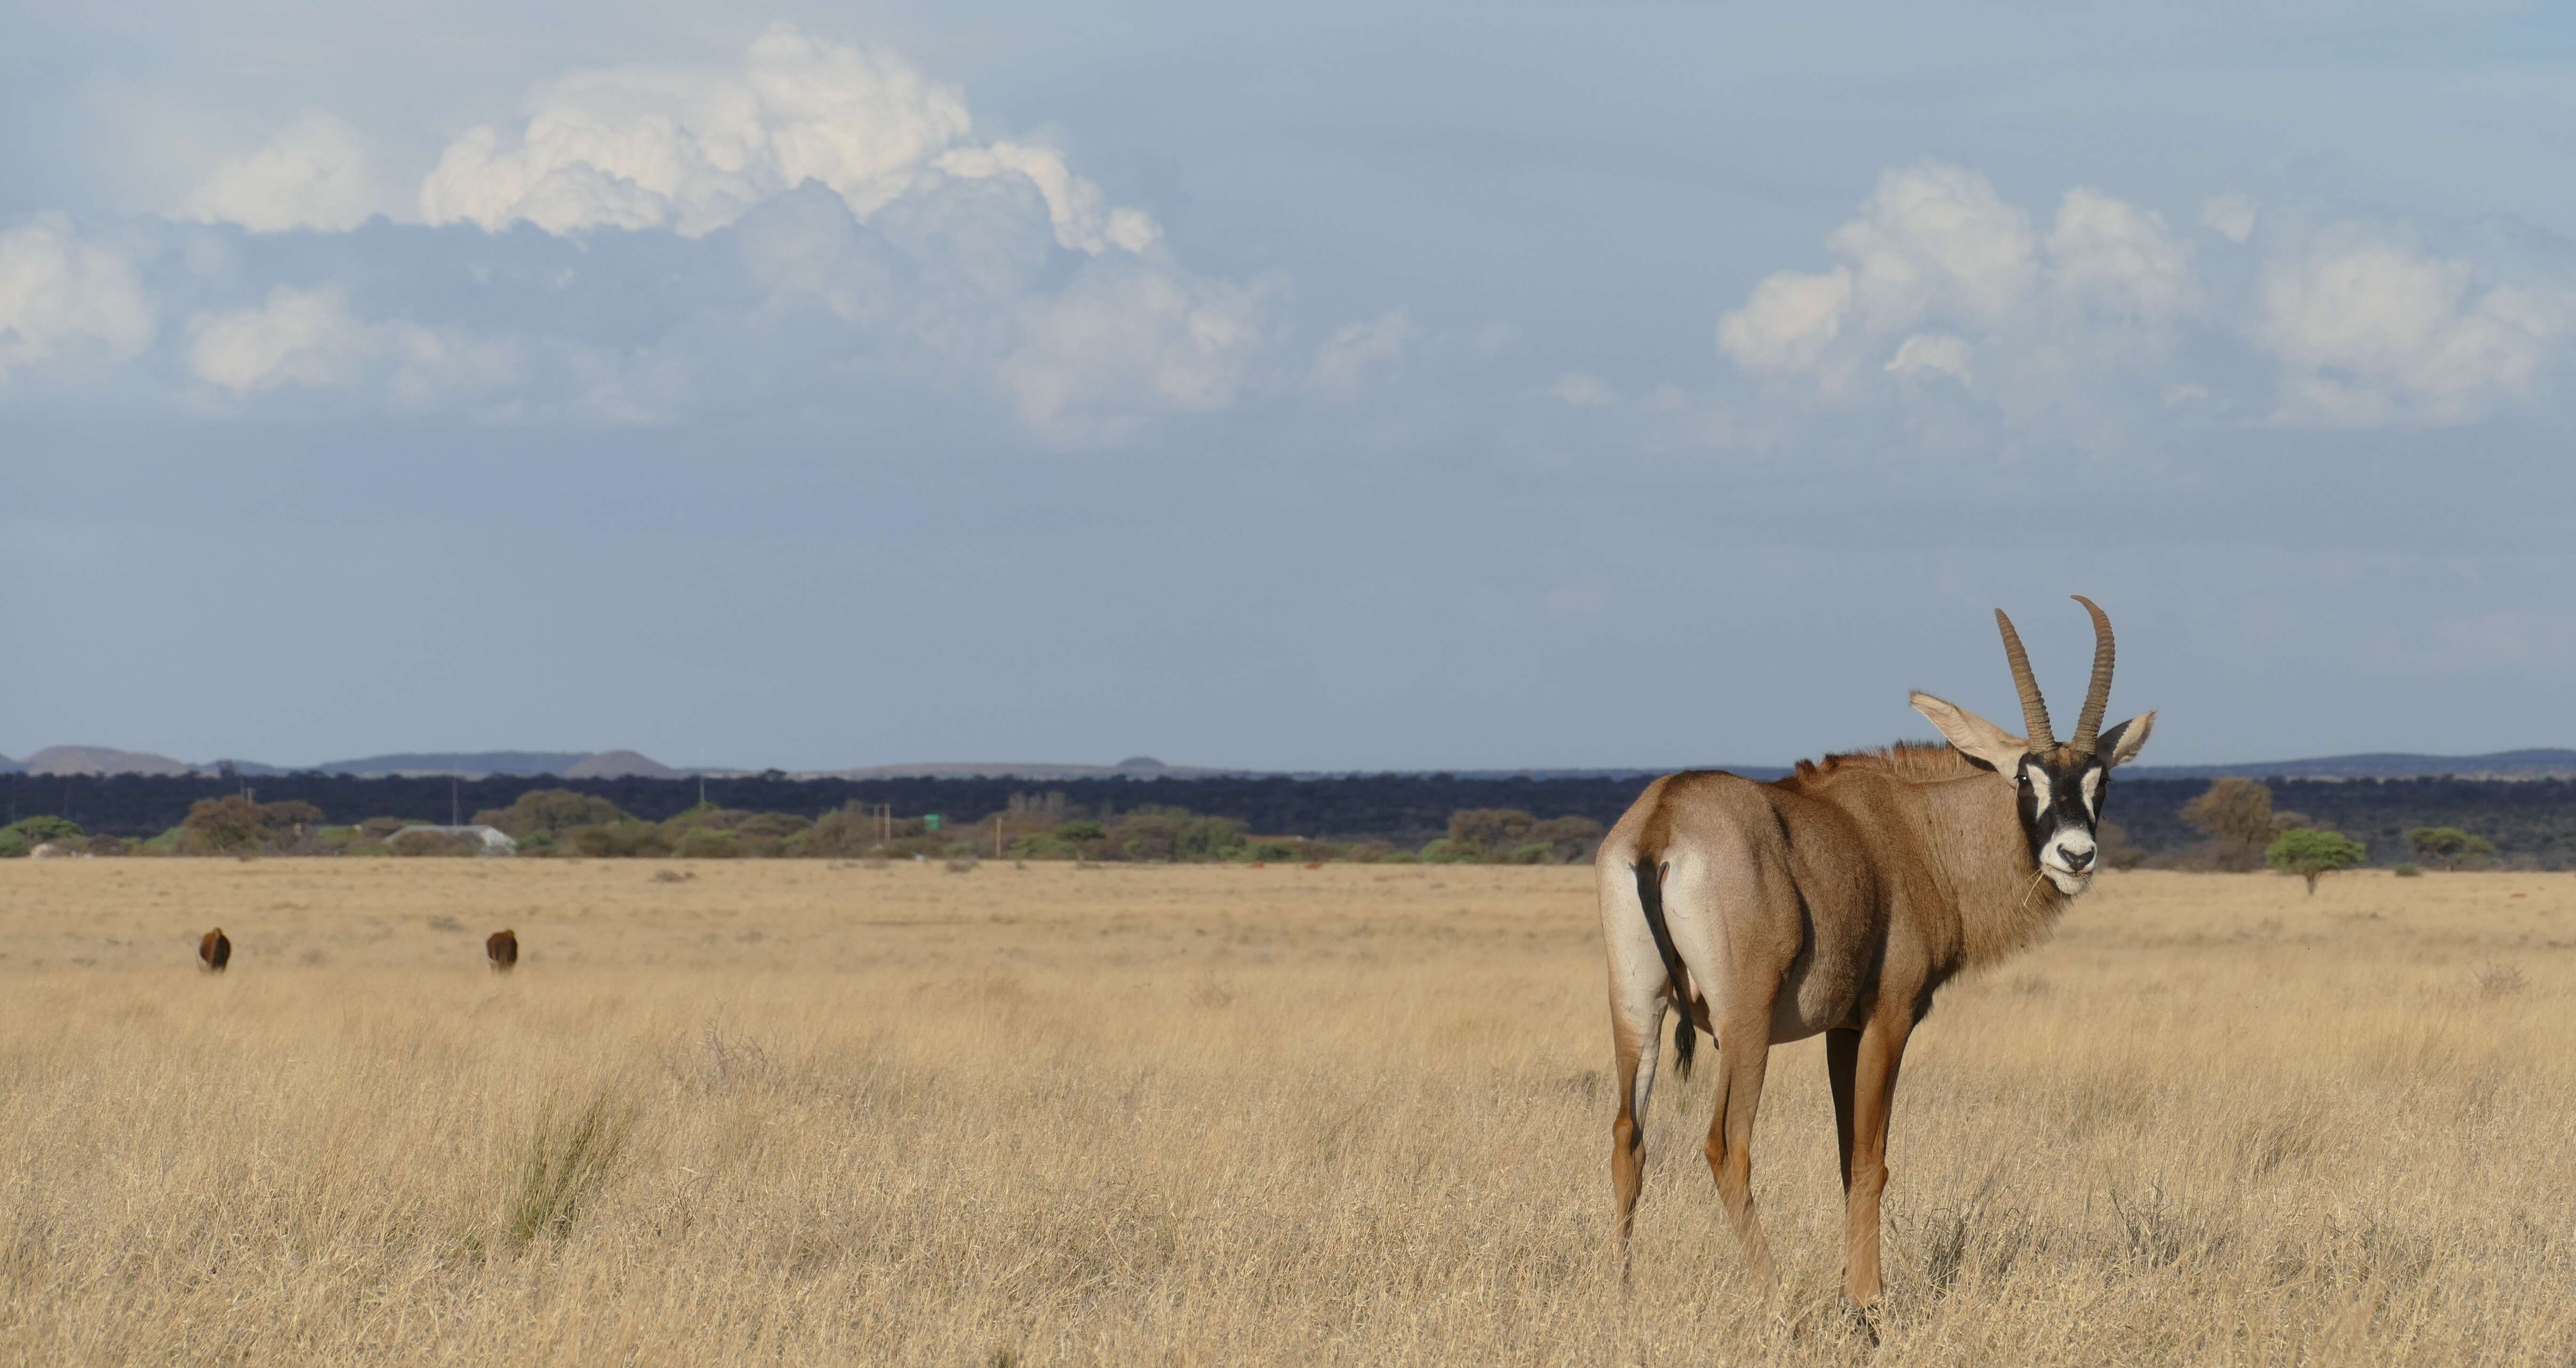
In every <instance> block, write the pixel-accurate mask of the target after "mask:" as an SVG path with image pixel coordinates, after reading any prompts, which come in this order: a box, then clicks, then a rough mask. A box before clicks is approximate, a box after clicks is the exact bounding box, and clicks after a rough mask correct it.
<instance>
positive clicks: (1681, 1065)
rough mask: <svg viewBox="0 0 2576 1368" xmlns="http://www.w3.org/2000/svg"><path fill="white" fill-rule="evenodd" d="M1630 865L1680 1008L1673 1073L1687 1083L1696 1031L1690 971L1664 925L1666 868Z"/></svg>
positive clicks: (1656, 864) (1641, 863) (1675, 1025)
mask: <svg viewBox="0 0 2576 1368" xmlns="http://www.w3.org/2000/svg"><path fill="white" fill-rule="evenodd" d="M1629 868H1630V870H1631V872H1633V873H1635V875H1636V876H1637V901H1638V902H1640V903H1642V904H1644V905H1645V909H1646V929H1647V930H1648V931H1650V932H1652V933H1653V934H1654V937H1655V953H1656V954H1659V955H1661V956H1663V957H1664V978H1665V980H1666V981H1667V982H1668V983H1669V984H1670V985H1671V990H1672V996H1673V1006H1675V1007H1677V1008H1679V1009H1680V1010H1681V1019H1680V1020H1679V1021H1676V1022H1674V1023H1673V1072H1674V1073H1676V1074H1679V1075H1680V1076H1681V1077H1682V1079H1683V1081H1685V1082H1687V1081H1689V1079H1690V1073H1691V1051H1692V1050H1693V1049H1694V1048H1695V1047H1697V1046H1698V1044H1699V1030H1698V1028H1697V1027H1696V1026H1695V1025H1694V1024H1693V1023H1692V1020H1691V1004H1690V991H1689V990H1688V989H1687V988H1685V987H1684V986H1683V985H1685V984H1687V983H1689V982H1690V971H1689V970H1687V969H1684V968H1683V967H1682V952H1681V951H1679V950H1677V949H1675V948H1674V947H1673V933H1672V931H1671V930H1670V929H1669V928H1667V927H1666V926H1665V925H1664V868H1665V867H1664V865H1663V864H1661V863H1660V862H1649V861H1639V862H1638V863H1637V864H1634V865H1632V866H1630V867H1629Z"/></svg>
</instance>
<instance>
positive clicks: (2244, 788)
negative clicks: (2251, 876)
mask: <svg viewBox="0 0 2576 1368" xmlns="http://www.w3.org/2000/svg"><path fill="white" fill-rule="evenodd" d="M2182 819H2183V820H2184V821H2186V822H2189V823H2191V824H2192V825H2193V826H2196V827H2198V828H2200V829H2201V830H2202V831H2205V832H2207V833H2209V847H2210V855H2211V857H2212V859H2213V860H2214V861H2215V862H2216V863H2217V865H2218V867H2219V868H2221V869H2234V870H2240V871H2241V870H2251V869H2255V868H2259V867H2260V866H2261V864H2262V862H2263V859H2264V854H2265V846H2266V845H2267V843H2269V842H2270V841H2271V840H2272V839H2273V837H2274V836H2275V835H2276V834H2278V833H2277V832H2275V831H2274V829H2273V822H2272V790H2271V789H2270V788H2269V787H2267V786H2265V785H2264V783H2263V782H2262V781H2261V780H2259V779H2219V780H2215V781H2213V782H2212V783H2211V784H2210V786H2209V789H2208V791H2207V792H2204V793H2203V794H2201V795H2200V796H2199V797H2197V798H2194V799H2192V800H2191V801H2190V802H2188V803H2185V804H2183V807H2182Z"/></svg>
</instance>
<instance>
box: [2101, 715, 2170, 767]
mask: <svg viewBox="0 0 2576 1368" xmlns="http://www.w3.org/2000/svg"><path fill="white" fill-rule="evenodd" d="M2155 729H2156V715H2155V714H2154V713H2151V712H2143V713H2140V714H2138V715H2137V716H2135V717H2132V718H2130V719H2129V720H2128V721H2126V722H2123V723H2121V724H2120V725H2118V726H2116V727H2113V728H2112V729H2111V730H2109V731H2106V732H2104V733H2102V742H2101V745H2100V747H2099V750H2100V753H2101V756H2102V768H2104V769H2117V768H2118V767H2120V766H2122V765H2125V764H2127V763H2129V762H2130V761H2132V760H2135V759H2137V758H2138V752H2139V751H2142V750H2144V749H2146V745H2147V733H2149V732H2151V731H2154V730H2155Z"/></svg>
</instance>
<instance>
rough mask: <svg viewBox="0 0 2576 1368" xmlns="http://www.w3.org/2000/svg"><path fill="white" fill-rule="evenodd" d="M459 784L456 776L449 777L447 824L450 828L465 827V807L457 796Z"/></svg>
mask: <svg viewBox="0 0 2576 1368" xmlns="http://www.w3.org/2000/svg"><path fill="white" fill-rule="evenodd" d="M457 783H458V780H457V778H456V776H455V775H453V774H451V775H449V776H447V824H448V825H449V826H463V825H465V805H464V804H463V803H462V802H461V801H459V800H458V798H457V796H456V791H457Z"/></svg>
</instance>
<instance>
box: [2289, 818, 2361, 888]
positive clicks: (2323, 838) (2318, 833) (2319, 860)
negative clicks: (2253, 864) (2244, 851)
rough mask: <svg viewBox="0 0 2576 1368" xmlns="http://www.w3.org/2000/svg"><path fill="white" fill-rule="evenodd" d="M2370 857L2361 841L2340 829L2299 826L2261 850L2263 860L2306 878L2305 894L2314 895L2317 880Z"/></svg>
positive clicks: (2358, 863)
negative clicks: (2330, 829)
mask: <svg viewBox="0 0 2576 1368" xmlns="http://www.w3.org/2000/svg"><path fill="white" fill-rule="evenodd" d="M2369 858H2370V851H2369V850H2368V849H2367V848H2365V847H2364V846H2363V845H2362V844H2361V842H2359V841H2356V840H2354V839H2352V838H2351V837H2349V836H2346V835H2344V834H2343V833H2342V832H2340V831H2326V830H2324V829H2322V828H2318V827H2301V828H2299V829H2298V830H2295V831H2284V832H2282V833H2281V835H2280V837H2279V838H2278V839H2276V840H2274V841H2273V842H2272V844H2271V846H2270V848H2268V849H2266V850H2265V851H2264V852H2263V862H2264V863H2265V864H2268V865H2270V866H2272V867H2273V868H2274V869H2277V870H2280V871H2281V872H2282V873H2284V874H2296V875H2298V876H2299V877H2300V878H2302V879H2305V880H2307V881H2308V896H2309V897H2312V898H2313V897H2315V896H2316V895H2317V880H2319V879H2321V878H2324V877H2325V876H2326V875H2328V874H2331V873H2333V872H2335V871H2336V870H2338V869H2351V868H2353V867H2355V866H2357V865H2360V864H2362V863H2364V862H2365V861H2367V860H2368V859H2369Z"/></svg>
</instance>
